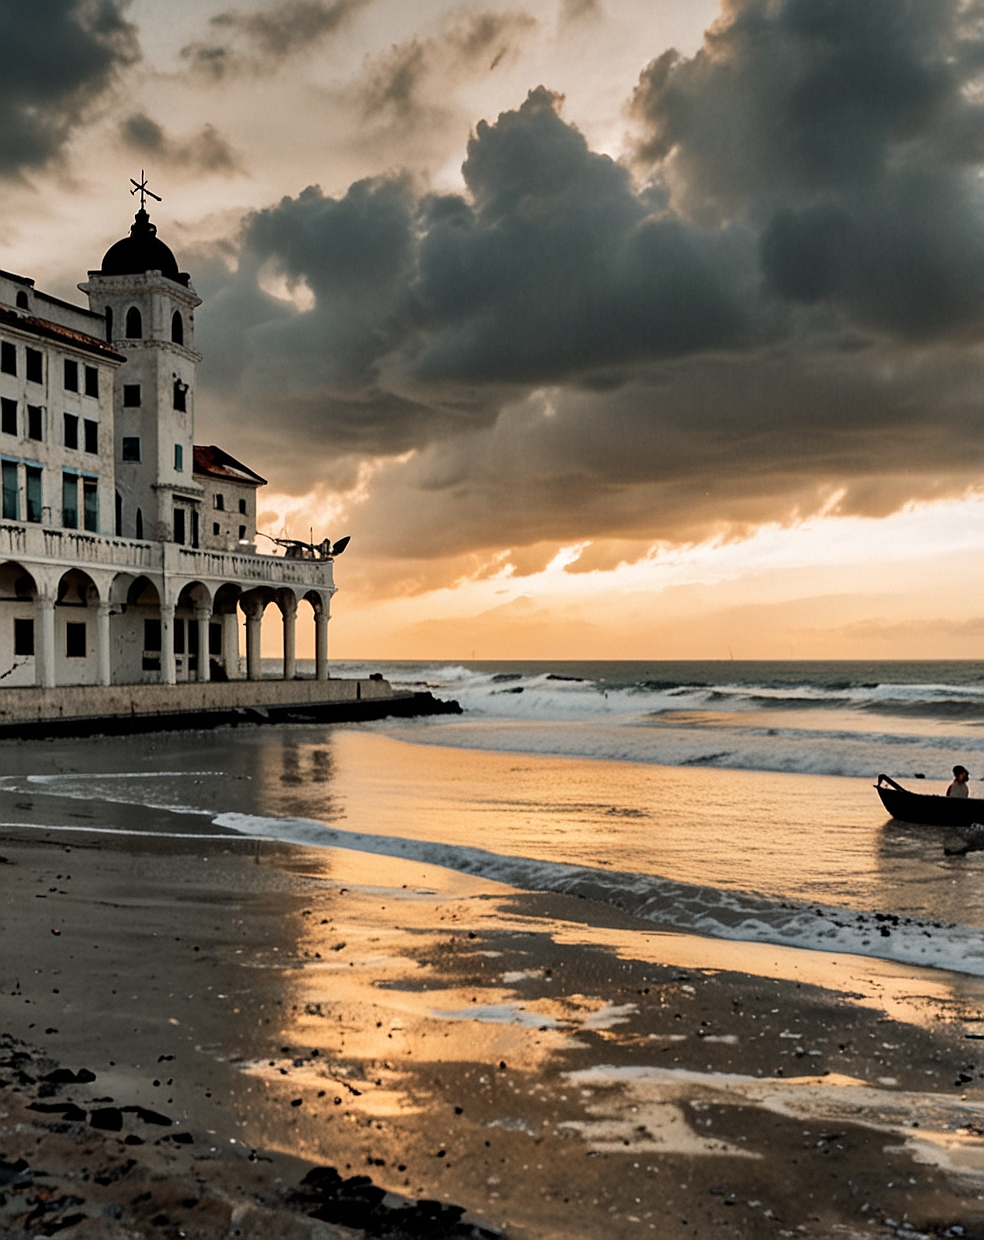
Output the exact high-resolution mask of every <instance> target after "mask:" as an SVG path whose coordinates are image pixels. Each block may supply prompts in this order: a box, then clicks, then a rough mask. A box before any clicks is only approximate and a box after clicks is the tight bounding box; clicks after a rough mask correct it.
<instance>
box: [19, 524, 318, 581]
mask: <svg viewBox="0 0 984 1240" xmlns="http://www.w3.org/2000/svg"><path fill="white" fill-rule="evenodd" d="M4 560H17V561H18V562H20V563H22V564H24V566H25V567H28V566H29V565H30V564H32V563H33V564H49V565H52V566H59V567H62V568H66V569H67V568H106V569H117V570H119V571H120V572H130V573H134V574H135V575H140V574H147V575H151V576H153V575H155V574H158V575H161V574H162V575H164V576H167V577H172V576H173V577H183V578H187V579H189V580H208V581H212V582H225V581H235V582H240V583H244V584H245V583H254V584H257V585H259V584H269V585H271V586H276V585H289V586H309V587H310V588H312V589H315V590H330V591H332V592H334V588H335V586H334V579H333V575H332V568H333V564H332V561H331V560H288V559H285V558H284V557H283V556H277V555H256V554H248V553H244V552H241V551H206V550H203V549H201V548H193V547H185V546H181V545H179V544H178V543H170V542H169V543H158V542H144V541H139V540H137V539H132V538H110V537H107V536H106V535H103V534H89V533H85V532H84V531H81V530H60V529H53V528H51V527H50V526H42V525H31V524H26V523H23V522H19V521H5V522H2V523H0V563H2V562H3V561H4Z"/></svg>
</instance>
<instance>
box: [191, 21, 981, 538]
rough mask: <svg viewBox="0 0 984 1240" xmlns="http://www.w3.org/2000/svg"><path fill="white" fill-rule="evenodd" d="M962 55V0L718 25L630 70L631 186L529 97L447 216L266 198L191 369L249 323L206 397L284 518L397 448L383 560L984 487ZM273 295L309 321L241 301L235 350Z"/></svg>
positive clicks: (970, 50) (967, 29) (360, 190)
mask: <svg viewBox="0 0 984 1240" xmlns="http://www.w3.org/2000/svg"><path fill="white" fill-rule="evenodd" d="M982 31H984V4H982V3H978V2H977V0H974V2H972V3H967V2H961V3H957V2H956V0H866V3H865V4H860V5H859V4H857V3H856V0H730V2H729V3H728V4H726V6H725V9H724V13H723V15H722V18H721V20H720V21H719V22H718V23H717V24H716V26H715V27H713V28H712V30H711V31H710V32H709V34H708V36H707V39H706V41H705V45H704V47H703V48H702V50H701V51H700V52H699V53H698V54H697V55H696V56H694V57H692V58H690V59H684V58H682V57H679V56H677V55H676V54H675V53H667V54H666V55H664V56H661V57H659V58H658V59H657V60H655V61H653V62H652V63H651V64H650V65H649V66H648V67H647V68H646V70H645V71H644V73H643V75H642V77H641V79H640V83H639V86H638V89H637V91H636V93H635V96H634V98H633V100H632V104H631V107H632V112H633V116H634V118H635V123H636V124H637V126H638V133H639V141H638V145H637V147H636V150H635V152H634V163H633V167H632V168H631V169H630V168H629V167H628V166H623V165H621V164H619V163H616V162H614V161H612V160H611V159H609V158H608V157H607V156H604V155H601V154H598V153H597V152H594V151H592V150H591V149H590V148H589V146H588V144H587V142H586V141H585V139H584V137H583V135H582V134H581V133H579V132H578V130H577V129H575V128H574V127H572V126H571V125H568V124H566V123H565V122H564V121H563V119H562V118H561V116H560V114H559V108H560V103H559V101H558V99H557V98H556V97H555V96H552V95H551V94H550V93H549V92H548V91H546V90H544V89H542V88H540V89H538V90H536V91H533V92H531V94H530V96H529V98H528V99H527V101H526V102H525V103H524V104H523V105H522V106H521V107H520V108H518V109H516V110H515V111H512V112H506V113H503V114H502V115H501V116H500V117H499V118H498V120H497V121H496V122H495V123H493V124H488V123H484V122H483V123H480V124H479V125H478V126H477V127H476V129H475V132H474V135H473V137H472V139H471V141H470V143H469V147H468V155H467V159H466V161H465V164H464V166H463V173H464V180H465V187H466V188H465V192H464V193H463V194H462V195H454V194H427V193H424V192H421V191H417V190H415V188H414V187H413V185H412V184H411V183H410V182H409V181H407V180H405V179H402V180H401V179H385V178H384V179H380V180H376V181H369V182H363V183H360V184H358V185H355V186H353V187H352V189H351V190H350V191H349V192H348V194H347V195H345V196H344V197H342V198H340V199H331V198H327V197H325V196H324V195H323V194H322V193H321V192H320V191H319V190H317V189H309V190H307V191H305V193H304V194H302V195H300V196H299V197H298V198H296V199H285V200H284V201H283V202H282V203H280V204H279V205H278V206H276V207H273V208H271V209H270V210H269V211H266V212H262V213H260V214H258V215H255V216H253V217H251V218H250V219H249V220H247V222H246V225H245V227H244V231H243V236H242V240H241V248H242V262H241V265H240V270H239V272H238V273H237V275H236V276H235V277H234V278H232V279H231V281H230V282H229V284H228V287H227V288H225V290H224V292H223V298H224V301H223V302H222V303H221V305H220V304H219V303H216V305H215V307H214V309H213V307H212V306H210V305H209V304H208V303H207V304H206V307H205V308H204V309H203V313H202V318H201V324H202V327H201V338H202V339H203V340H207V335H208V332H210V331H216V332H217V331H221V330H223V328H222V324H223V323H224V322H225V321H226V318H227V316H229V315H231V314H235V313H236V312H237V307H238V305H239V303H240V301H242V303H243V304H244V305H247V306H249V307H251V312H258V315H259V317H257V318H256V319H254V320H251V321H252V323H253V325H252V326H251V327H250V328H249V329H248V334H247V336H246V337H244V338H243V340H242V342H241V343H242V348H241V351H240V356H241V357H242V358H243V359H244V361H243V363H242V365H241V366H240V367H239V369H238V373H236V374H235V380H234V381H233V371H235V370H236V367H235V364H230V363H228V361H227V362H226V367H227V369H226V372H225V376H224V380H223V382H221V383H220V382H218V381H213V382H212V387H211V391H212V395H213V398H214V399H215V400H216V401H219V400H224V401H225V402H227V406H228V407H229V408H230V409H231V408H233V407H235V409H236V417H237V419H238V420H239V423H240V425H242V420H243V419H245V421H246V424H247V425H248V426H249V427H251V428H252V434H253V436H254V442H255V443H256V444H257V445H258V446H260V445H262V446H263V447H264V448H265V449H268V450H269V449H272V448H273V447H274V443H276V445H277V454H278V456H279V459H280V460H281V461H282V462H283V464H282V466H281V468H282V476H281V477H280V478H276V477H275V481H277V482H278V484H279V485H280V486H289V487H290V488H291V489H294V490H300V489H303V488H304V487H305V486H307V485H310V484H311V482H312V481H313V480H314V479H315V477H316V476H317V475H318V470H319V467H320V466H319V461H324V460H326V459H334V460H345V459H347V460H349V461H352V460H355V459H356V458H357V457H358V456H360V455H377V456H378V455H387V454H393V453H401V452H406V451H408V450H409V449H416V450H417V454H416V455H415V456H414V457H413V458H412V459H410V460H407V461H404V462H401V463H397V464H393V465H392V466H390V467H387V469H385V470H384V471H383V473H382V474H380V475H378V476H377V478H376V481H375V482H374V484H373V486H374V492H373V493H374V499H373V501H372V502H371V504H370V505H368V506H367V507H365V508H364V509H363V510H362V515H361V516H360V517H359V520H360V521H361V522H362V523H363V532H364V536H365V539H366V543H367V544H368V545H373V546H376V547H378V548H380V549H381V548H383V547H384V546H389V547H390V548H393V547H396V546H399V547H400V548H401V553H405V552H406V548H407V547H408V546H409V544H410V540H411V539H412V542H413V546H414V548H415V549H416V552H417V553H418V554H419V553H420V550H421V548H424V549H425V550H427V551H428V553H434V554H438V553H442V554H446V553H452V552H461V551H465V550H467V549H469V548H474V547H480V546H484V547H492V546H497V545H498V546H502V545H505V544H507V543H509V542H522V543H527V544H529V543H534V542H536V541H538V540H545V539H557V540H568V541H575V540H577V539H581V538H585V537H591V536H598V535H599V534H601V533H607V534H609V535H611V536H613V537H618V538H627V539H637V538H643V537H646V536H650V535H651V536H653V537H690V536H694V532H695V531H697V530H703V531H704V532H706V531H707V529H708V528H710V526H711V525H712V524H713V522H715V521H725V522H730V523H731V524H732V526H733V527H734V528H738V527H740V526H741V524H742V523H754V522H755V521H760V520H764V519H771V518H778V519H785V518H787V517H789V515H790V514H794V513H798V514H800V515H804V514H806V513H811V512H815V511H817V510H818V509H819V508H821V507H822V506H823V505H825V504H827V503H829V502H831V497H832V496H833V495H835V494H840V495H841V498H840V501H839V502H840V504H841V507H842V509H843V510H845V511H856V512H870V513H879V512H885V511H889V510H891V508H892V507H893V506H897V505H898V504H899V503H902V502H904V501H905V500H906V499H908V498H912V497H917V496H918V497H927V496H933V495H939V494H944V493H948V494H951V493H954V492H955V491H959V490H960V488H962V487H965V486H966V485H967V484H968V481H969V479H970V478H971V477H972V474H973V471H979V470H980V468H981V466H984V459H982V453H981V452H980V451H979V450H978V448H977V446H976V445H977V443H979V442H981V441H982V436H981V432H982V431H984V425H982V418H981V413H980V411H979V406H980V401H979V398H978V387H979V381H978V370H979V356H980V345H981V343H982V337H984V304H982V290H984V245H982V240H981V238H982V237H984V211H982V191H981V188H980V185H981V180H980V172H981V162H982V158H984V150H982V145H984V144H982V140H981V137H980V133H981V123H980V122H981V120H982V119H984V110H982V105H981V104H980V103H978V102H977V100H978V99H982V98H984V37H982ZM271 275H279V277H280V278H281V279H283V280H285V281H286V282H287V285H288V286H291V287H293V288H294V289H295V290H300V289H301V288H306V290H308V291H309V292H308V295H309V296H310V297H311V299H312V303H313V304H312V308H310V309H307V310H305V311H304V312H302V313H295V312H293V311H291V310H289V309H285V306H284V303H283V301H277V300H276V299H273V298H269V297H268V295H267V294H262V297H266V298H267V300H268V302H269V307H270V311H269V313H270V317H269V319H267V320H263V317H262V313H263V312H262V306H260V305H258V303H257V297H258V295H259V294H258V287H260V288H261V287H263V286H264V283H265V282H266V286H267V287H269V278H270V276H271ZM203 377H204V378H205V379H206V381H208V371H205V373H204V376H203ZM271 402H276V405H277V408H278V409H280V410H282V411H283V415H284V422H283V424H281V425H278V426H277V427H276V428H271V427H270V425H269V421H270V420H269V408H270V405H271ZM283 426H287V427H289V429H290V432H291V434H290V435H289V436H286V437H285V436H284V434H283V433H282V427H283ZM407 511H413V512H414V514H415V520H414V522H413V530H412V533H411V531H410V527H409V526H408V524H407V523H406V522H405V521H401V520H400V518H399V513H400V512H404V513H405V512H407Z"/></svg>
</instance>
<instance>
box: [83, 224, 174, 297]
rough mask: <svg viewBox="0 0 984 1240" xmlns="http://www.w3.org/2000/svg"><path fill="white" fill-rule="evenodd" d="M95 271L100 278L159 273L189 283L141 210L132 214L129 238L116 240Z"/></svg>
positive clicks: (170, 278)
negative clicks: (98, 273) (150, 272)
mask: <svg viewBox="0 0 984 1240" xmlns="http://www.w3.org/2000/svg"><path fill="white" fill-rule="evenodd" d="M99 271H100V275H104V276H135V275H142V274H143V273H144V272H145V271H159V272H160V273H161V275H163V276H167V278H168V279H169V280H175V281H176V282H177V283H178V284H187V283H188V280H189V276H188V273H187V272H186V271H178V264H177V260H176V259H175V257H174V255H173V254H172V253H171V251H170V249H169V248H168V247H167V246H166V245H165V244H164V242H163V241H161V239H160V238H159V237H158V236H157V226H156V225H155V224H152V223H151V222H150V216H149V215H148V214H147V212H146V211H144V210H143V208H141V209H140V210H139V211H138V212H137V214H136V218H135V220H134V223H133V225H132V226H131V228H130V235H129V237H124V238H123V240H122V241H117V242H116V244H115V245H111V246H110V247H109V249H108V250H107V251H106V253H105V255H104V256H103V260H102V267H101V268H100V269H99Z"/></svg>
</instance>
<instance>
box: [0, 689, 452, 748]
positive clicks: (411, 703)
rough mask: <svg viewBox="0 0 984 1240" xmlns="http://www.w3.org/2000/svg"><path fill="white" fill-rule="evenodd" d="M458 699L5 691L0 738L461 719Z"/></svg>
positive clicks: (379, 694)
mask: <svg viewBox="0 0 984 1240" xmlns="http://www.w3.org/2000/svg"><path fill="white" fill-rule="evenodd" d="M460 710H461V708H460V706H459V705H458V703H457V702H443V701H441V700H440V699H438V698H435V697H434V696H433V695H432V694H430V693H402V692H396V691H394V689H393V687H392V685H390V683H389V682H388V681H386V680H250V681H247V680H233V681H227V682H215V683H209V684H198V683H188V684H178V685H160V684H156V685H65V686H60V687H58V688H54V689H42V688H36V687H31V688H12V689H0V738H10V737H22V738H24V739H27V738H36V737H44V736H87V735H94V734H97V733H100V734H106V735H112V734H116V735H119V734H121V733H124V732H127V733H129V732H134V731H140V732H156V731H173V730H176V729H184V728H202V727H219V726H222V725H226V724H239V723H290V722H297V723H316V722H344V721H349V720H359V719H383V718H386V717H387V716H388V715H401V716H410V715H433V714H449V713H450V714H458V713H460Z"/></svg>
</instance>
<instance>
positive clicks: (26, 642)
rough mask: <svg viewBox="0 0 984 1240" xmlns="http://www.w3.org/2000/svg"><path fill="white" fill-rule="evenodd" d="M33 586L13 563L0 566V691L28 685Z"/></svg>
mask: <svg viewBox="0 0 984 1240" xmlns="http://www.w3.org/2000/svg"><path fill="white" fill-rule="evenodd" d="M37 593H38V588H37V583H36V581H35V580H34V578H33V577H32V576H31V574H30V573H29V572H28V571H27V569H26V568H24V567H23V565H21V564H18V563H17V562H16V561H14V560H8V561H6V562H5V563H3V564H0V687H3V688H7V687H9V688H14V687H16V686H21V685H24V686H26V685H32V684H34V683H35V681H36V679H37V671H36V667H35V640H36V625H35V619H36V617H35V599H36V598H37Z"/></svg>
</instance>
